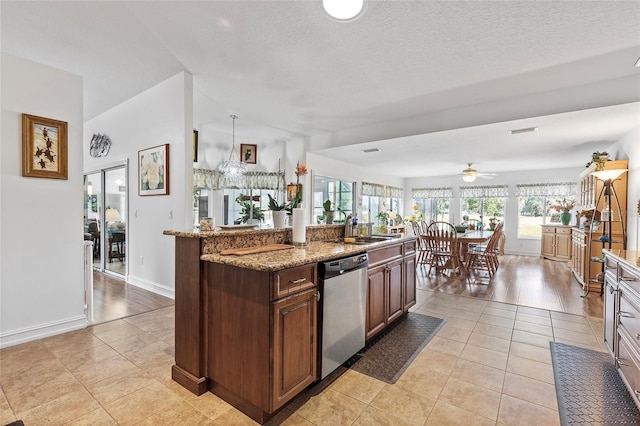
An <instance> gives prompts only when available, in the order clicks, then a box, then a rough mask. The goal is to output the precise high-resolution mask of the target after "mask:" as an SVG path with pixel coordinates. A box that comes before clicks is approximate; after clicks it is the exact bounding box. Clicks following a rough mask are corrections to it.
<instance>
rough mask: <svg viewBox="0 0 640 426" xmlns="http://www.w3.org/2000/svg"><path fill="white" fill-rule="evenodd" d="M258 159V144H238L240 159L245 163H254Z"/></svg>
mask: <svg viewBox="0 0 640 426" xmlns="http://www.w3.org/2000/svg"><path fill="white" fill-rule="evenodd" d="M257 160H258V145H251V144H246V143H243V144H240V161H244V162H245V163H247V164H256V162H257Z"/></svg>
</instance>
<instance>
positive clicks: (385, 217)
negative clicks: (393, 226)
mask: <svg viewBox="0 0 640 426" xmlns="http://www.w3.org/2000/svg"><path fill="white" fill-rule="evenodd" d="M376 218H378V226H376V227H375V232H376V233H378V234H386V233H387V225H388V224H389V213H388V212H386V211H382V212H378V214H377V215H376Z"/></svg>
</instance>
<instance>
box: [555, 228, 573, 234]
mask: <svg viewBox="0 0 640 426" xmlns="http://www.w3.org/2000/svg"><path fill="white" fill-rule="evenodd" d="M556 234H565V235H569V234H571V228H556Z"/></svg>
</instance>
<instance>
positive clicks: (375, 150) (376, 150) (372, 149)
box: [362, 148, 380, 154]
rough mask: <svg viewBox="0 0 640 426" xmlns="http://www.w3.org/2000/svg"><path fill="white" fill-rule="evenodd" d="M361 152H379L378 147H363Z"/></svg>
mask: <svg viewBox="0 0 640 426" xmlns="http://www.w3.org/2000/svg"><path fill="white" fill-rule="evenodd" d="M362 152H365V153H367V154H369V153H370V152H380V149H378V148H367V149H363V150H362Z"/></svg>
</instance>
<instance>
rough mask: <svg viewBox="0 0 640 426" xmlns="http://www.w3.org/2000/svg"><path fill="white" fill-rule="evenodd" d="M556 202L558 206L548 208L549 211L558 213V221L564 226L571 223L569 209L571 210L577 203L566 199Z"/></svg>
mask: <svg viewBox="0 0 640 426" xmlns="http://www.w3.org/2000/svg"><path fill="white" fill-rule="evenodd" d="M557 202H558V204H554V205H552V206H549V210H555V211H557V212H560V221H561V222H562V224H563V225H565V226H566V225H568V224H569V222H571V209H573V208H574V207H575V206H576V205H577V204H578V202H577V201H576V200H568V199H566V198H563V199H562V200H557Z"/></svg>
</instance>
